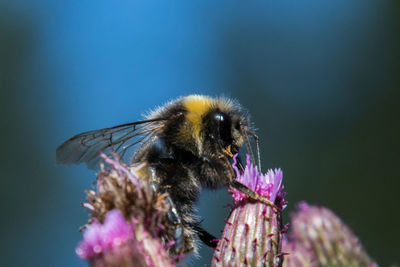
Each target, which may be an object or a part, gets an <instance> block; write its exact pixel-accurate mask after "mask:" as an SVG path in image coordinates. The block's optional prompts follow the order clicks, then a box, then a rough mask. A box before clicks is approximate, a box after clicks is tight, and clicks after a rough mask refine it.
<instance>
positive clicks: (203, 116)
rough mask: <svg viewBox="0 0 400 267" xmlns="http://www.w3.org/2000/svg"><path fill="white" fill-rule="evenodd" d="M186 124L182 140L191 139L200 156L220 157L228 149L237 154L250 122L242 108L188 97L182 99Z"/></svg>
mask: <svg viewBox="0 0 400 267" xmlns="http://www.w3.org/2000/svg"><path fill="white" fill-rule="evenodd" d="M183 106H184V110H185V118H186V123H185V124H184V125H182V127H181V128H180V132H181V136H184V137H185V138H186V139H187V140H188V139H189V138H190V139H191V140H192V143H193V144H194V146H195V148H196V149H195V151H192V152H195V153H196V154H198V155H199V156H208V157H213V156H219V155H220V154H222V153H223V150H225V149H229V150H230V151H231V152H232V153H237V151H238V149H239V147H240V146H242V145H243V143H244V142H245V140H246V132H247V130H248V128H249V121H248V118H247V116H245V115H244V112H243V110H242V108H241V106H240V105H239V104H238V103H236V102H234V101H232V100H230V99H225V98H210V97H205V96H198V95H195V96H188V97H185V98H184V99H183Z"/></svg>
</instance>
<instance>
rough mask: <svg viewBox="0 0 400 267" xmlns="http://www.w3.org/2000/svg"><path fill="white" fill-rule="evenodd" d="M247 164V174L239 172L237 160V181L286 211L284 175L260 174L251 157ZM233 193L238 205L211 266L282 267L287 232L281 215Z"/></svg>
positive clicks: (273, 172) (245, 196)
mask: <svg viewBox="0 0 400 267" xmlns="http://www.w3.org/2000/svg"><path fill="white" fill-rule="evenodd" d="M246 163H247V164H246V168H245V170H244V172H240V171H239V169H238V168H237V166H236V156H235V157H234V164H233V167H234V168H235V171H236V174H237V180H238V181H239V182H241V183H242V184H244V185H246V186H247V187H249V188H250V189H252V190H253V191H255V192H256V193H257V194H259V195H260V196H262V197H265V198H266V199H268V200H270V201H271V202H273V203H275V205H277V206H278V207H280V208H282V209H283V208H284V207H285V205H286V204H285V201H284V195H285V194H284V193H283V192H282V189H283V186H282V171H281V170H275V171H272V170H269V171H268V172H267V173H266V174H261V173H259V171H258V170H257V168H256V167H255V166H254V165H253V164H252V163H251V161H250V157H249V156H248V157H247V160H246ZM230 192H231V194H232V197H233V199H234V203H235V205H234V207H233V210H232V212H231V214H230V216H229V219H228V220H227V222H226V226H225V229H224V231H223V234H222V237H221V240H220V241H219V242H218V246H217V248H216V251H215V253H214V257H213V260H212V266H279V265H280V264H281V262H282V254H281V239H282V233H283V232H284V231H286V229H285V228H284V226H282V223H281V214H280V212H279V211H277V210H276V209H275V208H273V207H271V206H270V205H266V204H264V203H261V202H254V201H252V200H251V199H250V198H249V197H248V196H247V195H245V194H243V193H241V192H239V191H237V190H235V189H232V190H230Z"/></svg>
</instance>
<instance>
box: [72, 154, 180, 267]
mask: <svg viewBox="0 0 400 267" xmlns="http://www.w3.org/2000/svg"><path fill="white" fill-rule="evenodd" d="M102 157H103V159H104V161H105V163H106V164H108V165H109V167H110V170H105V168H104V165H102V166H101V167H102V168H101V169H102V171H101V172H100V173H99V174H98V176H97V184H96V190H88V191H87V192H86V194H87V200H88V203H84V204H83V206H84V207H86V208H87V209H88V211H89V213H90V215H91V219H90V220H89V224H87V225H86V227H85V228H86V229H85V231H84V234H83V240H82V241H81V242H80V243H79V245H78V248H77V249H76V252H77V254H78V256H79V257H81V258H82V259H85V260H88V261H89V262H90V264H91V265H92V266H99V267H100V266H127V267H128V266H138V267H141V266H159V264H162V266H173V263H172V260H171V258H170V255H169V253H168V252H167V250H168V248H169V243H170V241H171V240H173V237H172V236H171V235H172V234H171V231H169V229H168V223H167V216H166V214H167V211H168V209H169V204H168V201H167V200H166V199H165V198H166V195H165V194H160V193H158V192H157V191H155V190H154V189H152V188H151V185H150V184H149V183H148V182H146V181H145V180H143V179H141V178H140V177H139V176H138V175H137V171H138V169H139V168H141V167H142V166H139V167H137V168H131V167H128V166H127V165H125V164H123V163H121V162H120V161H119V159H118V157H117V156H115V157H116V159H111V158H109V157H107V156H105V155H102Z"/></svg>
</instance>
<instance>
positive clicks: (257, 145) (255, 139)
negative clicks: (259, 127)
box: [248, 131, 261, 171]
mask: <svg viewBox="0 0 400 267" xmlns="http://www.w3.org/2000/svg"><path fill="white" fill-rule="evenodd" d="M248 134H250V135H251V137H253V138H254V141H256V149H257V163H258V170H259V171H261V156H260V146H259V142H258V136H257V135H256V134H255V133H253V132H250V131H248Z"/></svg>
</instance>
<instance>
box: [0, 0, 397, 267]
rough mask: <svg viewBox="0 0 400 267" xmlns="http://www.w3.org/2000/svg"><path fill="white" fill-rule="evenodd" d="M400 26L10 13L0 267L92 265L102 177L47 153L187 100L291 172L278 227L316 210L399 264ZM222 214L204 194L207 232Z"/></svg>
mask: <svg viewBox="0 0 400 267" xmlns="http://www.w3.org/2000/svg"><path fill="white" fill-rule="evenodd" d="M399 15H400V12H399V2H398V1H395V0H393V1H372V0H354V1H347V0H335V1H316V0H314V1H269V0H263V1H242V0H240V1H224V0H223V1H211V0H201V1H197V0H196V1H195V0H193V1H149V0H146V1H136V0H131V1H126V0H125V1H100V0H97V1H50V0H47V1H45V0H41V1H16V0H14V1H12V0H3V1H2V2H0V110H1V112H0V122H1V138H0V148H1V152H2V153H1V154H0V157H1V158H0V168H1V179H0V190H1V192H0V198H1V202H0V203H1V204H0V205H1V206H0V208H1V211H2V212H1V221H0V222H1V227H0V236H1V249H0V251H1V257H0V265H1V266H85V265H86V264H85V263H84V262H83V261H81V260H79V259H78V257H77V256H76V255H75V252H74V249H75V247H76V245H77V243H78V241H79V240H80V238H81V234H80V233H79V232H78V228H79V227H80V226H81V225H82V224H84V223H85V222H86V220H87V218H88V216H87V214H86V213H85V212H84V210H83V208H81V207H80V205H79V203H80V202H81V201H83V200H84V190H85V189H87V188H90V186H91V183H92V182H93V180H94V178H95V175H94V173H93V171H90V170H87V169H86V167H85V166H72V167H66V166H59V165H56V163H55V149H56V147H57V146H58V145H59V144H61V143H62V142H63V141H64V140H65V139H67V138H69V137H71V136H72V135H74V134H77V133H79V132H82V131H86V130H91V129H97V128H104V127H108V126H113V125H117V124H121V123H125V122H131V121H135V120H139V119H141V118H142V117H141V114H142V113H143V112H145V111H147V110H149V109H151V108H154V107H155V106H157V105H161V104H163V103H165V102H166V101H167V100H170V99H173V98H175V97H178V96H181V95H187V94H192V93H201V94H208V95H212V96H219V95H225V96H228V97H233V98H236V99H238V100H239V101H240V102H241V103H242V104H243V105H244V106H245V107H247V108H248V109H249V111H250V113H251V114H252V119H253V121H254V123H255V124H256V125H257V126H258V128H259V131H258V134H259V136H260V138H261V144H262V161H263V166H264V167H270V168H272V167H281V168H282V169H283V171H284V181H285V188H286V191H287V192H288V196H287V199H288V201H289V206H288V209H287V212H286V214H289V213H290V212H291V211H293V210H294V205H295V203H297V202H298V201H300V200H306V201H308V202H310V203H318V204H321V205H325V206H327V207H329V208H331V209H333V210H334V211H335V212H336V213H337V214H339V215H340V216H341V217H342V218H343V220H344V221H345V222H346V223H348V224H349V225H350V226H351V227H352V229H353V230H354V231H355V232H356V234H357V235H359V237H360V238H361V240H362V242H363V244H364V246H365V247H366V248H367V250H368V251H369V253H370V255H371V256H372V257H373V258H374V259H376V260H377V261H378V262H379V263H380V264H381V265H382V266H387V265H389V264H394V263H397V264H398V263H399V262H400V261H399V254H398V248H399V246H398V244H399V237H400V230H399V227H397V225H398V222H399V220H400V216H399V204H400V203H399V200H398V188H399V186H400V179H399V178H400V177H399V171H400V169H399V165H400V164H399V163H400V157H399V136H400V126H399V125H400V123H399V115H400V107H399V99H400V98H399V97H400V92H399V85H400V78H399V74H400V73H399V70H400V60H399V55H400V53H399V52H400V46H399V45H400V42H399V33H400V28H399V25H400V23H399V18H400V16H399ZM229 202H230V198H229V196H228V195H227V193H226V189H221V190H219V191H217V192H205V193H204V194H203V195H202V197H201V200H200V203H199V214H200V215H201V217H202V218H204V219H205V220H204V226H205V228H206V229H208V230H209V231H211V232H213V233H214V234H215V235H219V231H220V230H221V229H222V227H223V219H224V217H225V216H226V215H227V213H228V210H227V209H226V208H223V206H224V205H225V204H227V203H229ZM216 203H217V204H216ZM211 207H212V208H211ZM285 221H288V217H287V216H286V217H285ZM211 253H212V251H211V249H209V248H207V247H202V249H201V251H200V254H201V255H202V257H201V258H200V259H194V258H192V259H189V260H188V262H189V266H205V265H207V264H208V263H209V262H210V259H211Z"/></svg>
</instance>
